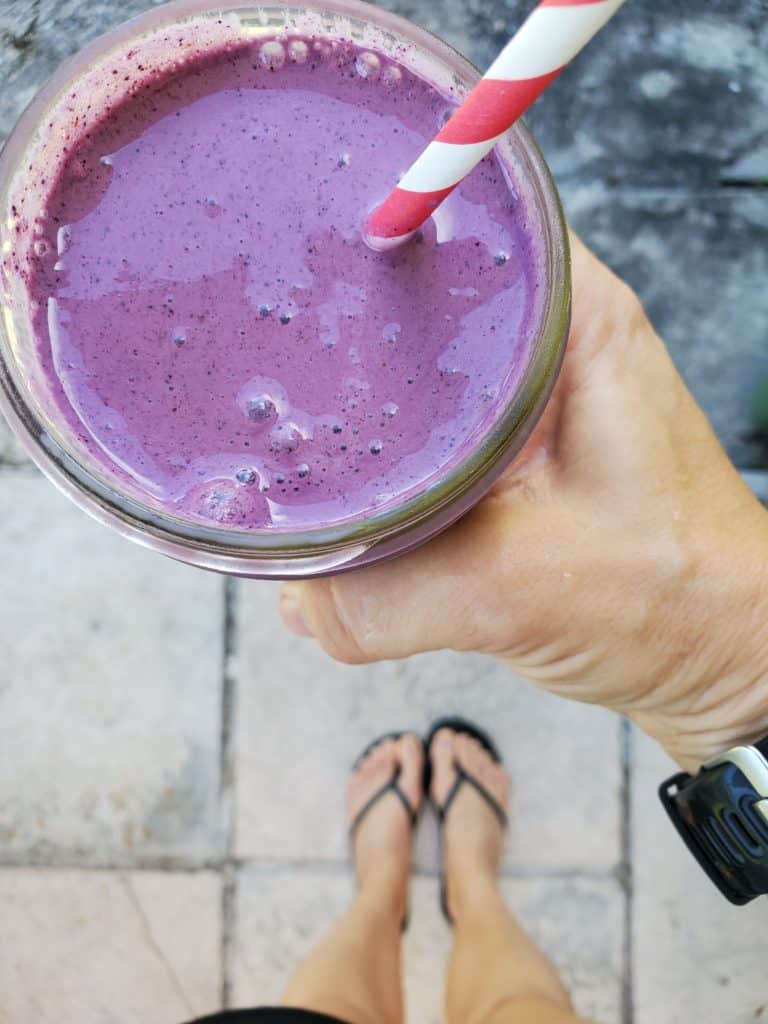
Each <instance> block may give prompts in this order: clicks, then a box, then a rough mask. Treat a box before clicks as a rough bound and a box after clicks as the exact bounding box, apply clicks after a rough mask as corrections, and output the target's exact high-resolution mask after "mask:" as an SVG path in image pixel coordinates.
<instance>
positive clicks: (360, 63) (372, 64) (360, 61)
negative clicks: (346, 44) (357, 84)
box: [355, 50, 381, 81]
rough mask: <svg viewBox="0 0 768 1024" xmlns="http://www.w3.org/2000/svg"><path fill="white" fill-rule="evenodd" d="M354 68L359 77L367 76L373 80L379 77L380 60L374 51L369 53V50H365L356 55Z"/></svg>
mask: <svg viewBox="0 0 768 1024" xmlns="http://www.w3.org/2000/svg"><path fill="white" fill-rule="evenodd" d="M355 70H356V71H357V73H358V75H360V77H361V78H369V79H371V80H372V81H375V79H377V78H378V77H379V72H380V71H381V60H380V59H379V57H378V56H377V55H376V54H375V53H371V51H370V50H365V51H364V52H363V53H361V54H359V55H358V58H357V60H356V61H355Z"/></svg>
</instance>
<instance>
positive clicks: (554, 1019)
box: [432, 730, 579, 1024]
mask: <svg viewBox="0 0 768 1024" xmlns="http://www.w3.org/2000/svg"><path fill="white" fill-rule="evenodd" d="M432 760H433V766H434V773H433V779H434V781H433V784H432V793H433V796H434V798H435V800H436V801H437V802H438V803H442V802H443V801H444V799H445V797H446V795H447V793H448V791H449V789H450V787H451V785H452V783H453V781H454V778H455V771H454V768H453V764H454V761H458V762H459V763H460V764H461V765H462V766H463V767H464V768H466V770H467V771H468V772H470V773H471V774H472V775H474V776H475V778H477V779H478V780H479V781H480V782H482V784H483V785H484V786H485V787H486V789H487V790H488V791H489V792H490V793H491V794H493V796H494V797H495V798H496V800H497V801H498V803H499V804H501V805H502V806H505V805H506V800H507V778H506V775H505V773H504V770H503V769H502V767H501V766H500V765H496V764H495V763H494V762H493V760H492V759H491V758H490V757H489V755H488V754H487V753H486V752H485V750H484V749H483V748H482V746H481V745H480V744H479V743H478V742H477V741H476V740H473V739H470V738H469V737H467V736H461V735H456V734H454V733H452V732H449V731H448V730H442V731H441V732H440V733H438V734H437V736H436V737H435V740H434V742H433V744H432ZM502 847H503V833H502V830H501V828H500V826H499V823H498V821H497V820H496V818H495V817H494V815H493V813H492V812H491V810H490V809H489V808H488V806H487V805H486V804H485V802H484V801H483V800H482V798H481V797H480V796H479V795H478V794H477V793H476V792H475V790H474V789H472V788H471V787H470V786H468V785H464V786H463V787H462V789H461V791H460V792H459V794H458V796H457V797H456V799H455V801H454V803H453V805H452V807H451V809H450V811H449V813H448V819H447V822H446V825H445V831H444V856H445V871H446V879H447V886H448V904H449V908H450V911H451V916H452V917H453V919H454V922H455V925H454V942H453V950H452V953H451V961H450V966H449V971H448V980H447V985H446V993H445V1004H446V1018H447V1024H577V1021H578V1020H579V1018H577V1017H576V1016H575V1014H574V1013H573V1010H572V1009H571V1004H570V999H569V997H568V993H567V992H566V990H565V988H564V987H563V984H562V982H561V981H560V979H559V977H558V975H557V973H556V971H555V969H554V968H553V967H552V965H551V964H550V962H549V961H548V960H547V958H546V957H545V956H544V954H543V953H541V952H540V950H539V949H538V948H537V947H536V946H535V945H534V943H533V941H532V940H531V939H530V938H529V937H528V935H526V933H525V932H524V931H523V929H522V928H521V927H520V925H519V924H518V923H517V921H516V920H515V919H514V917H513V916H512V914H511V913H510V911H509V910H508V909H507V907H506V906H505V904H504V900H503V898H502V895H501V890H500V888H499V883H498V870H499V863H500V860H501V851H502Z"/></svg>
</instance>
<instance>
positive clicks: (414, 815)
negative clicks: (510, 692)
mask: <svg viewBox="0 0 768 1024" xmlns="http://www.w3.org/2000/svg"><path fill="white" fill-rule="evenodd" d="M406 735H408V733H407V732H387V733H384V735H383V736H377V737H376V739H375V740H372V741H371V742H370V743H369V744H368V746H367V747H366V748H365V750H364V751H363V752H362V753H361V754H360V755H359V756H358V757H357V758H356V760H355V763H354V764H353V765H352V771H355V769H356V768H358V767H359V765H360V764H361V763H362V762H363V761H364V760H365V758H366V757H368V755H369V754H370V753H372V752H373V751H374V750H375V749H376V747H378V746H381V744H382V743H384V742H385V740H399V739H402V737H403V736H406ZM412 735H414V736H416V739H417V740H419V742H421V737H420V736H417V735H416V733H412ZM425 753H426V752H425ZM424 761H425V763H426V756H425V758H424ZM401 772H402V767H401V766H400V765H398V766H397V767H396V768H395V770H394V772H393V773H392V777H391V778H390V779H389V781H388V782H385V783H384V785H383V786H380V787H379V789H377V790H376V792H375V793H374V794H373V795H372V796H370V797H369V798H368V800H366V802H365V803H364V804H363V806H362V807H361V808H360V810H359V811H358V812H357V814H356V815H355V817H354V819H353V820H352V824H351V825H350V826H349V842H350V846H352V845H353V844H354V841H355V834H356V832H357V830H358V829H359V828H360V825H361V824H362V822H363V820H364V819H365V817H366V816H367V815H368V814H369V812H370V811H372V810H373V808H374V807H375V806H376V804H377V803H378V802H379V801H380V800H381V799H382V798H383V797H385V796H386V795H387V793H394V794H395V796H396V797H397V798H398V800H399V801H400V803H401V804H402V805H403V810H404V811H405V813H406V814H407V815H408V821H409V823H410V826H411V831H413V829H414V828H415V827H416V824H417V822H418V820H419V812H418V811H417V810H416V809H415V808H414V807H413V805H412V804H411V802H410V800H409V799H408V797H407V796H406V795H405V793H404V792H403V791H402V789H401V788H400V786H399V785H398V780H399V778H400V774H401ZM407 927H408V915H407V914H406V916H405V918H404V920H403V931H405V929H406V928H407Z"/></svg>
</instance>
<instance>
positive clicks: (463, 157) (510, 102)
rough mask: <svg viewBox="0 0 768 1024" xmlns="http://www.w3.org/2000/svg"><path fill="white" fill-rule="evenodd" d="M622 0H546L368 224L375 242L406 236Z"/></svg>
mask: <svg viewBox="0 0 768 1024" xmlns="http://www.w3.org/2000/svg"><path fill="white" fill-rule="evenodd" d="M623 3H624V0H541V3H540V4H539V5H538V7H536V8H535V10H534V11H533V12H532V13H531V14H530V15H529V17H528V18H527V19H526V21H525V22H524V23H523V25H522V26H521V27H520V29H519V31H518V32H517V33H516V34H515V35H514V36H513V37H512V39H511V40H510V42H509V43H507V45H506V46H505V47H504V49H503V50H502V51H501V53H500V54H499V56H498V57H497V58H496V60H495V61H494V62H493V64H492V65H491V66H490V68H489V69H488V71H487V72H486V73H485V75H484V76H483V78H482V79H481V80H480V81H479V82H478V83H477V85H476V86H475V88H474V89H473V90H472V92H471V93H470V94H469V96H468V97H467V98H466V100H465V101H464V103H462V105H461V106H460V107H459V108H458V109H457V110H455V111H454V113H453V116H452V117H451V119H450V121H448V123H447V124H446V125H445V127H444V128H443V129H442V130H441V131H440V132H439V134H438V135H437V136H436V137H435V139H434V141H433V142H430V144H429V145H428V146H427V148H426V149H425V150H424V152H423V153H422V154H421V156H420V157H419V158H418V160H417V161H416V162H415V163H414V164H413V166H412V167H411V168H410V170H409V171H408V172H407V173H406V174H405V175H404V176H403V178H401V180H400V182H399V184H398V185H397V187H396V188H395V189H393V190H392V192H391V193H390V194H389V196H388V197H387V199H385V201H384V202H383V203H382V205H381V206H379V207H378V208H377V209H376V210H374V212H373V213H372V214H371V216H370V218H369V219H368V222H367V223H366V226H365V238H366V241H367V242H368V244H369V245H370V246H371V247H372V248H374V249H378V250H383V249H389V248H393V247H394V246H396V245H399V244H400V243H401V242H404V241H405V240H406V239H408V238H409V237H410V236H411V235H412V234H413V233H414V231H416V230H417V229H418V228H419V227H421V225H422V224H423V223H424V221H425V220H426V219H427V218H428V217H429V216H430V215H431V214H432V213H434V211H435V210H436V209H437V207H438V206H439V205H440V203H442V201H443V200H444V199H445V197H446V196H448V195H450V193H451V192H452V191H453V190H454V189H455V188H456V186H457V185H458V184H459V183H460V182H461V181H462V180H463V179H464V178H465V177H466V176H467V175H468V174H469V172H470V171H471V170H472V169H473V168H474V167H475V166H476V165H477V164H478V163H479V162H480V161H481V160H482V159H483V157H484V156H485V155H486V153H488V152H489V151H490V150H491V149H493V147H494V145H495V144H496V143H497V142H498V140H499V139H500V138H501V137H502V136H503V135H504V134H505V132H506V131H507V130H508V129H509V128H510V127H511V126H512V125H513V124H514V123H515V121H516V120H517V119H518V118H519V117H520V115H521V114H522V113H523V112H524V111H525V110H527V109H528V107H530V106H531V104H532V103H533V102H534V100H536V99H537V98H538V97H539V96H540V95H541V93H542V92H543V91H544V90H545V89H546V88H547V86H548V85H549V84H550V82H552V81H554V79H555V78H557V76H558V75H559V74H560V72H561V71H562V70H563V69H564V68H565V67H566V65H567V64H568V63H569V62H570V61H571V60H573V58H574V57H575V56H576V54H577V53H578V52H579V51H580V50H581V49H582V48H583V47H584V46H586V44H587V43H588V42H589V41H590V39H591V38H592V37H593V36H594V35H595V34H596V33H597V32H598V31H599V30H600V29H601V28H602V27H603V25H604V24H605V23H606V22H607V21H608V19H609V18H610V17H612V15H613V14H615V13H616V11H617V10H618V9H619V7H621V5H622V4H623Z"/></svg>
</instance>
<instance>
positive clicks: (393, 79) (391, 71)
mask: <svg viewBox="0 0 768 1024" xmlns="http://www.w3.org/2000/svg"><path fill="white" fill-rule="evenodd" d="M381 80H382V82H383V83H384V84H385V85H390V86H392V85H399V84H400V83H401V82H402V80H403V72H402V71H401V70H400V68H399V67H398V66H397V65H396V64H387V66H386V67H385V68H384V70H383V71H382V73H381Z"/></svg>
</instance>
